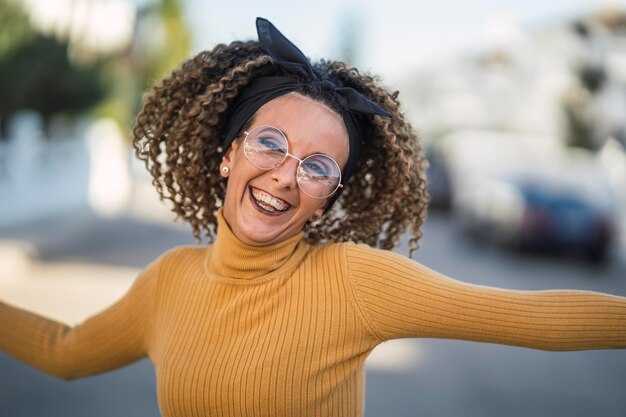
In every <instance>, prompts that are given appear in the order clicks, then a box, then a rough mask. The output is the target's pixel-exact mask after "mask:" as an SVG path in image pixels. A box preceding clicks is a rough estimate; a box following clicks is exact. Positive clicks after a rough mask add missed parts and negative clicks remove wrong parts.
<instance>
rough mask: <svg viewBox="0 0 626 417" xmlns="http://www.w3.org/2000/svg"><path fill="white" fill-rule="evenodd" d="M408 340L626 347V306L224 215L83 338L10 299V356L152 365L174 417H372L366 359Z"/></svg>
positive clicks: (3, 311) (2, 331) (95, 365)
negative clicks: (527, 288)
mask: <svg viewBox="0 0 626 417" xmlns="http://www.w3.org/2000/svg"><path fill="white" fill-rule="evenodd" d="M405 337H437V338H454V339H464V340H474V341H479V342H493V343H503V344H510V345H518V346H527V347H531V348H537V349H548V350H579V349H603V348H620V347H621V348H624V347H626V298H622V297H615V296H609V295H604V294H599V293H592V292H584V291H539V292H524V291H505V290H501V289H497V288H488V287H481V286H476V285H470V284H465V283H461V282H458V281H454V280H452V279H449V278H447V277H445V276H442V275H440V274H438V273H437V272H435V271H432V270H430V269H428V268H426V267H424V266H423V265H420V264H419V263H416V262H414V261H412V260H410V259H407V258H405V257H403V256H400V255H397V254H394V253H392V252H388V251H382V250H376V249H372V248H370V247H368V246H365V245H356V244H352V243H343V244H319V245H310V244H308V243H306V242H305V241H304V240H302V234H300V235H298V236H295V237H293V238H291V239H289V240H287V241H285V242H281V243H279V244H276V245H272V246H267V247H251V246H247V245H244V244H243V243H241V242H240V241H238V240H237V238H236V237H235V236H234V235H233V234H232V232H231V231H230V230H229V228H228V225H226V224H225V222H224V220H223V218H222V217H221V213H220V218H219V233H218V238H217V241H216V243H215V244H214V245H212V246H209V247H179V248H175V249H173V250H171V251H169V252H167V253H165V254H164V255H162V256H161V257H160V258H158V259H157V260H156V261H154V262H153V263H152V264H151V265H149V266H148V267H147V268H146V269H145V270H144V271H143V272H142V273H141V275H140V276H139V277H138V279H137V280H136V281H135V283H134V284H133V286H132V287H131V288H130V290H129V291H128V293H127V294H126V295H125V296H124V297H123V298H122V299H121V300H119V301H118V302H117V303H116V304H114V305H113V306H111V307H110V308H108V309H107V310H105V311H103V312H101V313H100V314H97V315H95V316H93V317H91V318H89V319H88V320H86V321H85V322H84V323H82V324H80V325H78V326H76V327H74V328H70V327H68V326H66V325H63V324H61V323H58V322H55V321H52V320H49V319H46V318H43V317H40V316H38V315H35V314H32V313H30V312H27V311H24V310H22V309H18V308H15V307H12V306H9V305H7V304H3V303H0V350H3V351H5V352H6V353H8V354H9V355H12V356H13V357H15V358H17V359H19V360H21V361H23V362H25V363H27V364H29V365H31V366H34V367H36V368H38V369H41V370H42V371H44V372H47V373H49V374H52V375H56V376H58V377H60V378H64V379H68V380H69V379H74V378H78V377H83V376H87V375H92V374H96V373H100V372H105V371H108V370H112V369H114V368H118V367H120V366H123V365H126V364H128V363H130V362H133V361H136V360H138V359H140V358H142V357H145V356H146V355H149V356H150V359H151V360H152V362H153V363H154V366H155V370H156V376H157V389H158V399H159V407H160V410H161V413H162V415H163V416H165V417H174V416H180V417H193V416H212V417H221V416H247V417H252V416H254V417H265V416H267V417H283V416H284V417H294V416H334V417H337V416H342V417H351V416H362V415H363V414H364V397H363V394H364V366H363V362H364V361H365V358H366V357H367V356H368V354H369V353H370V352H371V351H372V350H373V349H374V347H376V345H378V344H380V343H381V342H383V341H385V340H390V339H395V338H405Z"/></svg>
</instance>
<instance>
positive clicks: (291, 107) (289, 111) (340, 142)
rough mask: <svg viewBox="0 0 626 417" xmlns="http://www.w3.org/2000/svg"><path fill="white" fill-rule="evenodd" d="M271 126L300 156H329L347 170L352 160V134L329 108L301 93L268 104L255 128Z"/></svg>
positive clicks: (281, 97)
mask: <svg viewBox="0 0 626 417" xmlns="http://www.w3.org/2000/svg"><path fill="white" fill-rule="evenodd" d="M258 125H270V126H274V127H277V128H279V129H280V130H282V131H283V132H284V133H285V135H286V136H287V138H288V139H289V147H290V152H291V153H293V154H295V155H298V156H306V155H310V154H312V153H325V154H327V155H330V156H332V157H333V158H335V160H336V161H337V162H338V163H339V165H340V166H342V167H343V166H344V165H345V163H346V161H347V160H348V150H349V141H348V131H347V129H346V126H345V124H344V123H343V119H342V118H341V116H340V115H339V114H337V113H336V112H335V111H333V110H332V109H330V108H329V107H328V106H326V105H325V104H322V103H320V102H318V101H315V100H313V99H311V98H309V97H305V96H303V95H301V94H298V93H289V94H285V95H284V96H280V97H277V98H275V99H273V100H270V101H269V102H267V103H265V104H264V105H263V106H262V107H261V108H260V109H259V110H257V112H256V113H255V115H254V123H253V124H252V127H254V126H258Z"/></svg>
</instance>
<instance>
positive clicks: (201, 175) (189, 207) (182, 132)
mask: <svg viewBox="0 0 626 417" xmlns="http://www.w3.org/2000/svg"><path fill="white" fill-rule="evenodd" d="M313 67H314V69H315V71H317V72H318V73H319V74H320V75H321V76H322V77H323V78H324V79H327V80H330V81H332V82H333V83H334V84H335V85H337V86H340V87H342V86H343V87H352V88H354V89H355V90H357V91H358V92H360V93H361V94H362V95H364V96H365V97H367V98H368V99H370V100H372V101H374V102H376V103H378V104H379V105H381V106H382V107H383V108H384V109H386V110H387V111H388V112H389V113H391V114H392V117H391V118H386V117H381V116H370V123H368V126H367V127H366V130H365V136H366V137H365V142H366V145H365V146H364V147H363V150H362V151H361V155H360V158H359V161H358V162H357V167H356V170H355V172H354V174H353V175H352V176H351V177H350V179H349V180H348V182H347V184H346V186H345V187H344V188H343V191H342V193H341V195H340V196H339V197H338V198H337V201H336V202H335V203H334V204H333V205H332V206H331V207H330V208H329V209H328V211H327V213H326V215H325V216H323V218H322V219H321V220H320V221H319V222H316V223H308V222H307V223H306V225H305V236H306V238H307V239H308V240H309V241H311V242H319V241H336V242H345V241H353V242H357V243H366V244H368V245H370V246H374V247H380V248H383V249H392V248H393V247H394V246H396V245H397V244H398V241H399V238H400V235H401V234H403V233H404V232H405V231H407V230H409V231H410V233H411V239H410V241H409V256H411V255H412V253H413V252H414V251H415V250H416V249H417V248H418V240H419V238H420V237H421V230H420V228H421V226H422V224H423V222H424V220H425V219H426V210H427V206H428V202H429V200H430V197H429V195H428V192H427V189H426V178H425V169H426V166H427V162H426V159H425V157H424V153H423V150H422V147H421V145H420V143H419V141H418V138H417V135H416V134H415V132H414V130H413V129H412V127H411V125H410V124H409V123H408V122H407V121H406V120H405V118H404V115H403V114H402V113H401V112H400V103H399V102H398V99H397V98H398V92H394V93H389V92H388V91H387V90H385V89H384V88H383V87H382V86H380V85H379V80H378V79H377V78H375V77H372V76H370V75H366V74H361V73H360V72H359V71H358V70H357V69H356V68H351V67H348V66H346V64H344V63H343V62H337V61H325V60H322V61H320V62H317V63H314V64H313ZM280 73H281V69H280V68H279V67H278V66H277V65H276V64H275V63H274V61H273V59H272V57H270V56H269V55H268V54H267V53H266V52H265V49H264V47H263V46H262V45H261V44H260V43H259V42H257V41H248V42H240V41H237V42H232V43H231V44H230V45H225V44H220V45H217V46H216V47H215V48H214V49H213V50H211V51H205V52H201V53H199V54H198V55H197V56H195V57H194V58H192V59H190V60H188V61H186V62H184V63H183V64H182V65H181V66H180V67H178V68H177V69H175V70H174V71H173V72H172V73H171V74H170V75H169V76H167V77H166V78H164V79H163V80H162V81H161V82H160V83H158V84H157V85H156V86H154V87H153V88H152V90H151V91H150V92H149V93H148V94H147V95H146V96H145V97H144V104H143V108H142V110H141V111H140V112H139V114H138V116H137V121H136V124H135V127H134V129H133V145H134V147H135V151H136V154H137V156H138V157H139V158H140V159H141V160H143V161H144V163H145V165H146V168H147V169H148V170H149V172H150V173H151V175H152V177H153V179H152V183H153V185H154V186H155V187H156V189H157V191H158V193H159V195H160V197H161V199H162V200H163V199H166V200H169V201H171V202H172V204H173V208H172V211H173V212H174V213H175V214H176V215H177V218H179V219H180V218H182V219H184V220H186V221H188V222H189V223H190V224H191V227H192V231H193V235H194V237H195V238H196V241H198V242H199V241H200V240H201V236H202V233H203V232H204V234H205V236H206V237H207V238H208V240H209V242H212V241H213V239H214V235H215V233H216V232H217V218H216V213H217V209H218V208H219V207H221V205H222V204H223V201H224V193H225V189H226V186H225V185H226V184H225V181H226V180H225V179H224V178H222V177H221V176H220V173H219V165H220V162H221V159H222V156H221V155H222V154H221V151H222V149H221V147H220V144H221V142H222V138H223V135H224V133H225V132H224V128H225V125H226V122H227V120H228V115H229V110H231V109H230V107H231V105H232V103H233V102H234V101H235V99H236V98H237V96H238V95H239V93H240V92H241V91H242V90H243V89H244V88H245V87H246V85H248V83H250V81H251V80H253V79H254V78H256V77H259V76H267V75H275V74H280ZM298 92H299V93H301V94H303V95H306V96H309V97H311V98H313V99H316V100H318V101H320V102H322V103H324V104H327V105H328V106H329V107H330V108H332V109H335V110H336V103H334V102H333V100H332V98H331V97H328V95H326V93H324V92H323V91H321V90H320V89H314V88H303V89H302V90H301V91H298ZM249 124H250V121H248V123H246V125H247V126H248V125H249ZM247 126H244V129H245V128H247ZM242 130H243V129H242Z"/></svg>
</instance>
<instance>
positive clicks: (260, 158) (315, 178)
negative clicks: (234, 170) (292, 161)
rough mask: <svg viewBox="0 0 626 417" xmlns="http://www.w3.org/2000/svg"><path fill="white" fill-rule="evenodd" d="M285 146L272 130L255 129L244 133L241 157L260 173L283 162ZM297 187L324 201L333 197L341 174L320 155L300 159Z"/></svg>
mask: <svg viewBox="0 0 626 417" xmlns="http://www.w3.org/2000/svg"><path fill="white" fill-rule="evenodd" d="M288 148H289V144H288V142H287V138H286V137H285V135H284V134H283V133H282V132H281V131H280V130H278V129H277V128H275V127H271V126H257V127H255V128H254V129H252V130H251V131H250V132H248V133H247V135H246V138H245V141H244V153H245V156H246V158H247V159H248V161H249V162H250V163H251V164H252V165H254V166H255V167H257V168H260V169H265V170H269V169H273V168H276V167H278V166H279V165H280V164H282V163H283V161H284V160H285V159H286V158H287V155H288ZM296 179H297V181H298V185H299V186H300V188H301V189H302V191H303V192H304V193H305V194H307V195H308V196H310V197H314V198H325V197H328V196H330V195H331V194H333V193H334V192H335V191H336V190H337V188H338V187H339V183H340V181H341V170H340V169H339V166H338V165H337V162H335V160H334V159H332V158H331V157H329V156H328V155H324V154H313V155H309V156H307V157H306V158H304V159H303V160H302V161H301V162H300V164H299V166H298V172H297V177H296Z"/></svg>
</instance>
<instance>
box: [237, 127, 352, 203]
mask: <svg viewBox="0 0 626 417" xmlns="http://www.w3.org/2000/svg"><path fill="white" fill-rule="evenodd" d="M260 127H269V128H272V129H275V130H276V131H278V132H279V133H280V134H281V135H282V137H283V138H285V142H286V143H287V151H286V152H285V157H284V158H283V160H282V161H280V163H279V164H278V165H276V166H275V167H272V168H260V167H258V166H256V165H255V164H254V163H253V162H252V161H250V159H249V158H248V155H247V154H246V145H245V144H246V140H247V139H248V135H249V134H250V132H251V131H253V130H254V129H257V128H260ZM243 134H244V136H243V145H244V147H243V149H244V152H243V155H244V156H245V158H246V161H248V162H249V163H250V164H252V166H254V167H255V168H257V169H262V170H263V171H271V170H272V169H274V168H278V167H279V166H281V165H282V164H284V163H285V161H286V160H287V157H288V156H290V157H292V158H293V159H295V160H297V161H298V168H297V169H296V183H297V184H298V188H300V190H301V191H302V192H303V193H304V194H306V195H307V196H309V197H311V198H317V199H324V198H329V197H331V196H333V195H334V194H335V193H336V192H337V190H339V189H340V188H343V184H342V183H341V178H342V176H343V175H342V173H341V167H340V166H339V163H337V161H336V160H335V158H333V157H332V156H330V155H327V154H325V153H321V152H316V153H312V154H311V155H307V156H305V157H304V159H300V158H298V157H297V156H295V155H294V154H292V153H289V139H287V135H285V132H283V131H282V130H280V129H279V128H277V127H276V126H272V125H258V126H254V127H252V128H250V130H244V131H243ZM316 155H321V156H325V157H326V158H329V159H330V160H331V161H333V162H334V164H335V165H336V166H337V168H338V170H339V183H337V187H336V188H335V189H334V190H333V192H332V193H330V194H328V195H327V196H326V197H314V196H312V195H309V194H308V193H307V192H306V191H304V189H303V188H302V186H301V185H300V181H298V174H297V173H298V171H299V170H300V167H301V166H302V162H304V161H305V160H306V159H307V158H310V157H312V156H316Z"/></svg>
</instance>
